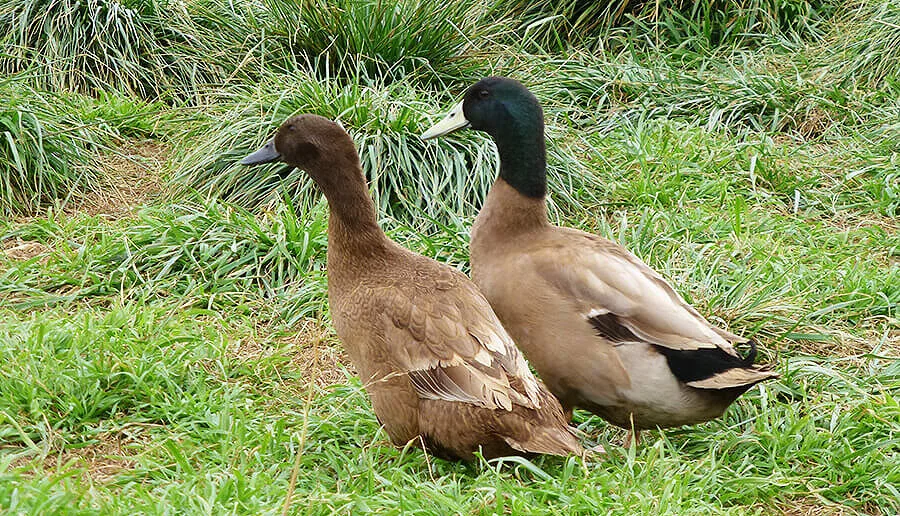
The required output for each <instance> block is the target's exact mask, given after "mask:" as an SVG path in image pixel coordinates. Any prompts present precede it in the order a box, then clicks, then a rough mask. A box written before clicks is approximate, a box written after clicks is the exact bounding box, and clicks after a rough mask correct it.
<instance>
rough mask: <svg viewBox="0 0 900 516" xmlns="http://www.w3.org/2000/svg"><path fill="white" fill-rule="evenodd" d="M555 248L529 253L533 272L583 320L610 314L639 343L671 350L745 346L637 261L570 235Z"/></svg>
mask: <svg viewBox="0 0 900 516" xmlns="http://www.w3.org/2000/svg"><path fill="white" fill-rule="evenodd" d="M561 234H562V235H563V237H564V238H565V240H564V241H562V242H560V245H558V246H552V247H547V248H544V249H543V250H541V251H540V252H534V253H531V254H530V257H531V259H532V260H534V266H535V268H536V270H538V271H539V272H540V274H542V275H543V276H544V277H545V278H546V279H547V281H548V282H549V283H550V284H552V285H554V286H555V287H556V288H558V289H559V290H560V291H562V292H563V293H565V294H566V295H567V296H568V297H569V298H570V299H571V300H572V301H573V302H574V303H575V306H576V307H577V309H579V310H582V312H583V313H584V314H585V317H586V318H587V319H590V318H591V317H593V316H595V315H598V314H602V315H605V314H610V313H611V314H614V315H615V316H616V319H617V320H618V322H619V323H620V324H622V325H623V326H625V327H626V328H627V329H628V330H629V331H630V332H632V333H633V334H634V335H636V336H637V337H639V338H640V339H641V340H644V341H646V342H649V343H652V344H656V345H658V346H663V347H667V348H670V349H675V350H698V349H715V348H719V349H721V350H723V351H725V352H726V353H728V354H730V355H732V356H738V354H737V352H736V351H735V349H734V346H733V345H732V342H735V343H740V342H745V341H746V339H743V338H740V337H738V336H736V335H734V334H731V333H729V332H727V331H725V330H722V329H719V328H716V327H714V326H712V325H711V324H710V323H709V322H708V321H707V320H706V319H705V318H704V317H703V316H702V315H700V313H699V312H697V310H695V309H694V308H693V307H692V306H690V305H689V304H687V303H685V302H684V300H683V299H682V298H681V296H679V295H678V293H677V292H675V290H674V289H673V288H672V286H671V285H669V283H668V282H666V281H665V280H664V279H663V278H662V276H660V275H659V274H658V273H656V272H655V271H654V270H653V269H651V268H650V267H648V266H647V265H646V264H645V263H644V262H642V261H641V260H640V259H639V258H638V257H637V256H635V255H633V254H631V253H630V252H628V251H627V250H625V249H623V248H622V247H621V246H619V245H617V244H615V243H613V242H610V241H609V240H606V239H602V238H600V237H597V236H594V235H590V234H587V233H582V232H580V231H574V230H573V231H572V232H565V233H561Z"/></svg>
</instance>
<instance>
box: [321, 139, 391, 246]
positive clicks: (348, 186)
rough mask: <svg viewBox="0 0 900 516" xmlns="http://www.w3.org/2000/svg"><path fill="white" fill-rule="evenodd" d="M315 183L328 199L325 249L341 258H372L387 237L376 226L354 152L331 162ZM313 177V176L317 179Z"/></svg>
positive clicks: (373, 207) (372, 205)
mask: <svg viewBox="0 0 900 516" xmlns="http://www.w3.org/2000/svg"><path fill="white" fill-rule="evenodd" d="M330 168H331V170H330V171H329V172H328V173H326V174H317V175H316V176H318V178H317V179H316V183H318V185H319V187H320V188H321V189H322V191H323V192H324V193H325V198H326V199H328V210H329V217H328V248H329V251H331V253H330V254H333V253H334V252H336V251H337V252H339V253H340V254H342V255H356V256H358V255H372V254H378V253H380V252H381V251H383V250H384V248H385V247H386V243H387V236H386V235H385V234H384V231H382V230H381V226H379V225H378V218H377V216H376V211H375V203H373V202H372V198H371V197H370V196H369V191H368V189H367V188H366V182H365V178H364V177H363V173H362V168H361V167H360V165H359V159H358V158H357V157H356V153H353V155H352V156H350V157H346V158H343V159H342V162H340V163H334V164H333V167H330ZM316 176H314V177H316Z"/></svg>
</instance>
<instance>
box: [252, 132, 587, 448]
mask: <svg viewBox="0 0 900 516" xmlns="http://www.w3.org/2000/svg"><path fill="white" fill-rule="evenodd" d="M273 161H284V162H286V163H288V164H290V165H293V166H295V167H297V168H300V169H303V170H305V171H306V172H307V173H308V174H309V176H310V177H312V179H313V180H314V181H315V182H316V184H317V185H318V186H319V188H321V189H322V191H323V192H324V193H325V197H326V198H327V199H328V205H329V220H328V304H329V306H330V308H331V316H332V319H333V321H334V326H335V329H336V330H337V334H338V336H339V337H340V339H341V341H342V342H343V344H344V346H345V347H346V349H347V352H348V354H349V355H350V358H351V360H352V361H353V364H354V366H356V369H357V370H358V371H359V375H360V378H361V379H362V382H363V384H364V385H365V388H366V391H367V392H368V394H369V397H370V398H371V400H372V406H373V408H374V409H375V414H376V416H377V417H378V420H379V422H380V423H381V424H382V425H384V428H385V430H386V431H387V433H388V435H389V436H390V438H391V441H393V443H394V444H396V445H398V446H404V445H406V444H407V443H409V442H411V441H413V443H414V444H416V445H421V446H424V447H425V448H426V449H428V450H429V451H431V452H432V453H434V454H435V455H437V456H440V457H444V458H448V459H463V460H472V459H473V458H474V455H473V454H474V453H475V452H476V451H478V450H479V448H480V449H481V452H482V454H483V455H484V456H485V457H487V458H491V457H497V456H505V455H514V454H516V455H521V454H532V453H547V454H553V455H567V454H580V453H582V451H583V450H582V447H581V445H580V444H579V442H578V440H577V439H576V438H575V437H574V435H573V434H572V432H571V431H570V429H569V427H568V424H567V421H566V419H565V417H564V415H563V412H562V409H561V407H560V405H559V403H558V402H557V401H556V399H555V398H554V397H553V396H552V395H551V394H550V393H549V392H548V391H547V389H546V387H544V385H543V384H542V383H541V382H540V381H539V380H537V379H536V378H535V377H534V376H533V374H532V373H531V371H530V370H529V369H528V364H527V363H526V362H525V359H524V357H523V356H522V355H521V353H520V352H519V351H518V349H516V347H515V345H514V344H513V341H512V339H510V337H509V335H508V334H507V333H506V331H504V329H503V326H502V325H501V324H500V321H499V320H498V319H497V317H496V315H494V312H493V311H492V310H491V307H490V305H489V304H488V302H487V300H485V298H484V297H483V296H482V295H481V294H480V293H479V291H478V289H477V287H475V285H474V284H473V283H472V282H470V281H469V279H468V278H466V276H465V275H464V274H462V273H461V272H459V271H457V270H456V269H453V268H452V267H449V266H447V265H444V264H441V263H438V262H436V261H434V260H432V259H430V258H426V257H424V256H421V255H418V254H415V253H413V252H411V251H408V250H407V249H404V248H402V247H400V246H399V245H397V244H396V243H394V242H393V241H391V240H390V239H388V238H387V236H385V234H384V232H383V231H382V230H381V228H380V227H379V226H378V222H377V220H376V213H375V206H374V203H373V202H372V200H371V198H370V197H369V193H368V190H367V188H366V183H365V180H364V179H363V173H362V169H361V167H360V164H359V157H358V156H357V154H356V149H355V148H354V145H353V141H352V140H351V139H350V136H349V135H348V134H347V133H346V132H345V131H344V130H343V129H342V128H341V127H340V126H339V125H338V124H336V123H334V122H331V121H329V120H327V119H325V118H322V117H319V116H315V115H300V116H296V117H293V118H291V119H289V120H287V121H286V122H284V123H283V124H282V125H281V127H280V128H279V129H278V133H277V134H276V136H275V138H274V139H273V140H271V141H269V142H268V143H267V144H266V145H265V146H264V147H263V148H262V149H260V150H258V151H256V152H255V153H253V154H251V155H249V156H247V157H246V158H244V159H243V160H242V161H241V163H242V164H245V165H257V164H261V163H269V162H273Z"/></svg>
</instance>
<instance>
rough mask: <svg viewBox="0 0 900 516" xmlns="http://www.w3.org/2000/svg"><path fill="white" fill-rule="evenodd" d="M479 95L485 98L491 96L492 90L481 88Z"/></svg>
mask: <svg viewBox="0 0 900 516" xmlns="http://www.w3.org/2000/svg"><path fill="white" fill-rule="evenodd" d="M478 96H479V97H481V98H483V99H486V98H488V97H490V96H491V92H489V91H488V90H481V91H479V92H478Z"/></svg>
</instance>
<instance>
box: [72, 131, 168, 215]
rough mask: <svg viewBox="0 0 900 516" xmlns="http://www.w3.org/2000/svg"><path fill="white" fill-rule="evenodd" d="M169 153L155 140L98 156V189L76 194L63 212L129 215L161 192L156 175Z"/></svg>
mask: <svg viewBox="0 0 900 516" xmlns="http://www.w3.org/2000/svg"><path fill="white" fill-rule="evenodd" d="M170 150H171V149H170V147H169V146H168V145H166V144H163V143H160V142H156V141H133V142H126V143H125V145H123V146H122V147H120V148H119V149H118V150H117V151H116V152H113V153H109V154H106V155H104V156H101V157H100V158H99V159H98V166H99V167H100V169H101V170H102V171H103V173H102V174H101V177H100V187H99V188H98V189H97V190H96V191H92V192H84V193H82V194H80V195H79V196H78V197H77V198H76V199H75V200H74V201H73V202H72V203H71V204H69V205H68V207H67V209H66V211H67V212H69V213H87V214H88V215H92V216H96V215H103V216H108V217H111V218H117V217H120V216H122V215H126V214H128V213H130V212H131V211H132V209H133V208H135V207H136V206H140V205H142V204H144V203H146V202H147V201H148V200H150V199H152V198H154V197H155V196H156V195H158V194H159V192H161V191H162V180H161V178H160V176H161V171H162V166H163V164H164V163H165V161H166V157H167V156H168V155H169V151H170Z"/></svg>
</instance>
